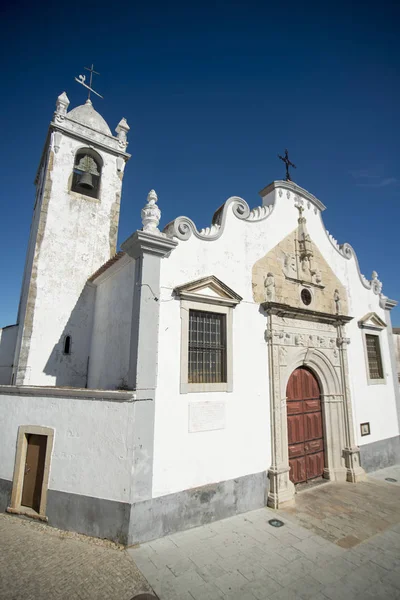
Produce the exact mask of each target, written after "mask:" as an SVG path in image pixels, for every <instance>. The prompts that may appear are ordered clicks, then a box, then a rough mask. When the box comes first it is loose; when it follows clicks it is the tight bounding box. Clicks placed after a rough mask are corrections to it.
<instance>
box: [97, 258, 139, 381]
mask: <svg viewBox="0 0 400 600" xmlns="http://www.w3.org/2000/svg"><path fill="white" fill-rule="evenodd" d="M134 271H135V261H134V260H133V259H132V258H130V257H129V256H127V255H125V256H123V257H122V258H120V259H119V260H118V261H117V262H116V263H115V264H114V265H113V266H112V267H110V268H109V269H107V271H105V273H103V274H102V275H100V276H99V278H98V279H97V280H96V301H95V311H94V321H93V334H92V343H91V350H90V360H89V380H88V386H89V387H90V388H96V389H106V390H113V389H116V388H125V387H126V385H127V377H128V369H129V354H130V340H131V322H132V301H133V292H134V290H133V285H134Z"/></svg>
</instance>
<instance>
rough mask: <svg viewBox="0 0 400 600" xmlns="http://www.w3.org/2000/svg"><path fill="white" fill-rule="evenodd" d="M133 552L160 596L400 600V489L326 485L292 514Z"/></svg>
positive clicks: (229, 523) (261, 517)
mask: <svg viewBox="0 0 400 600" xmlns="http://www.w3.org/2000/svg"><path fill="white" fill-rule="evenodd" d="M381 509H382V510H381ZM271 518H280V519H281V520H283V521H284V523H285V525H284V526H283V527H281V528H274V527H272V526H271V525H270V524H269V523H268V521H269V520H270V519H271ZM349 527H350V528H351V529H349ZM349 531H351V535H352V536H353V538H351V539H349V535H350V534H349ZM343 540H345V543H343ZM340 542H342V543H340ZM127 552H128V553H129V555H130V556H131V557H132V558H133V560H134V561H135V562H136V564H137V565H138V567H139V568H140V569H141V570H142V572H143V574H144V575H145V577H146V578H147V579H148V581H149V583H150V584H151V585H152V587H153V589H154V591H155V592H156V593H157V595H158V596H159V598H160V600H175V599H178V600H179V599H183V598H184V599H185V600H365V599H367V600H369V599H372V598H374V599H376V600H380V599H382V600H396V599H399V600H400V493H399V489H398V487H396V486H393V485H391V484H388V483H387V482H385V481H384V477H382V476H379V477H374V476H372V477H371V478H370V479H369V480H368V482H366V483H362V484H356V485H353V484H343V485H338V484H326V485H321V486H319V487H315V488H314V489H313V490H311V491H304V492H301V493H299V494H298V495H297V497H296V507H293V508H290V509H286V510H285V511H282V510H280V511H273V510H271V509H269V508H263V509H260V510H256V511H252V512H250V513H246V514H243V515H238V516H236V517H231V518H229V519H224V520H223V521H218V522H216V523H212V524H210V525H205V526H203V527H199V528H195V529H191V530H188V531H184V532H180V533H176V534H173V535H170V536H168V537H166V538H162V539H160V540H154V541H153V542H150V543H147V544H143V545H141V546H138V547H135V548H129V549H128V550H127Z"/></svg>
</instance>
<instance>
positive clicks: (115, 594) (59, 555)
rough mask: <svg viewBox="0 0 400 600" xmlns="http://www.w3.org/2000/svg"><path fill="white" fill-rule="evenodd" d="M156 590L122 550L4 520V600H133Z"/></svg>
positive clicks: (0, 555)
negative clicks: (137, 595) (136, 596)
mask: <svg viewBox="0 0 400 600" xmlns="http://www.w3.org/2000/svg"><path fill="white" fill-rule="evenodd" d="M141 592H143V593H144V592H152V590H151V587H150V586H149V584H148V583H147V581H146V580H145V578H144V577H143V575H142V573H141V572H140V571H139V570H138V569H137V567H136V565H135V564H134V563H133V561H132V560H131V559H130V558H129V557H128V555H127V554H126V552H125V551H124V550H123V549H122V547H118V546H117V545H115V544H113V543H112V542H106V541H103V540H97V539H95V538H88V537H86V536H82V535H79V534H74V533H70V532H64V531H60V530H58V529H55V528H52V527H49V526H48V525H44V524H41V523H36V522H33V521H30V520H26V519H23V518H20V517H16V516H11V515H6V514H0V599H1V600H131V598H132V597H133V596H135V595H136V594H139V593H141Z"/></svg>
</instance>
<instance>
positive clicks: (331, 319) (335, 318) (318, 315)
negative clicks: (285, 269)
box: [261, 302, 353, 325]
mask: <svg viewBox="0 0 400 600" xmlns="http://www.w3.org/2000/svg"><path fill="white" fill-rule="evenodd" d="M261 307H262V308H263V309H264V310H265V312H266V313H267V314H271V315H276V316H278V317H289V318H291V319H301V320H302V321H313V322H317V323H327V324H330V325H342V324H345V323H348V322H349V321H351V320H352V319H353V317H348V316H346V315H335V314H331V313H324V312H319V311H317V310H310V309H308V308H296V307H293V306H289V305H288V304H280V303H279V302H262V303H261Z"/></svg>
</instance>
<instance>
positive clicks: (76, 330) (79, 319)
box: [44, 284, 96, 388]
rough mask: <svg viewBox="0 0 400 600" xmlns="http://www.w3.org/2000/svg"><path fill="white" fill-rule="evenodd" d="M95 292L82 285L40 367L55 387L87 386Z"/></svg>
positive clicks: (92, 287)
mask: <svg viewBox="0 0 400 600" xmlns="http://www.w3.org/2000/svg"><path fill="white" fill-rule="evenodd" d="M95 293H96V290H95V288H94V286H92V285H90V284H86V285H85V287H84V288H83V290H82V292H81V295H80V296H79V298H78V301H77V303H76V304H75V306H74V308H73V310H72V312H71V315H70V317H69V319H68V322H67V324H66V326H65V327H64V330H63V332H62V334H61V336H60V338H59V340H58V342H57V343H56V345H55V346H54V348H53V350H52V352H51V354H50V356H49V359H48V361H47V363H46V365H45V367H44V372H45V373H46V375H51V376H52V377H54V378H55V381H54V385H55V386H70V387H79V388H85V387H87V379H88V364H89V353H90V343H91V337H92V325H93V314H94V306H95V302H94V301H95Z"/></svg>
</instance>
